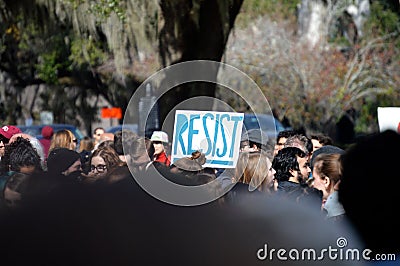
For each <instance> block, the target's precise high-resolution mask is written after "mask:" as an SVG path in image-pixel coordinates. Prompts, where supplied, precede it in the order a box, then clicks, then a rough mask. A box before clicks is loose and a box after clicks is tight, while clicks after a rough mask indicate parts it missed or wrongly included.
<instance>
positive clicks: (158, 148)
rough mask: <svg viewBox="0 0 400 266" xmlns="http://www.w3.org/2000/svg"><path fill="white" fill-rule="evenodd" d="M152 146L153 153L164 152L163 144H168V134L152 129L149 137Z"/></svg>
mask: <svg viewBox="0 0 400 266" xmlns="http://www.w3.org/2000/svg"><path fill="white" fill-rule="evenodd" d="M150 140H151V142H152V143H153V146H154V155H158V154H161V153H163V152H165V147H164V145H166V144H168V134H167V133H165V132H164V131H154V132H153V134H152V135H151V138H150Z"/></svg>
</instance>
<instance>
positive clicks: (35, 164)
mask: <svg viewBox="0 0 400 266" xmlns="http://www.w3.org/2000/svg"><path fill="white" fill-rule="evenodd" d="M1 165H2V169H3V171H5V172H7V171H15V172H21V173H26V174H31V173H33V172H35V171H41V170H42V165H41V160H40V156H39V154H38V152H37V151H36V149H35V148H34V147H33V146H32V144H31V143H30V141H29V140H28V139H26V138H23V137H18V138H17V139H16V140H15V141H13V142H11V143H9V144H8V145H6V147H5V152H4V156H3V157H2V159H1Z"/></svg>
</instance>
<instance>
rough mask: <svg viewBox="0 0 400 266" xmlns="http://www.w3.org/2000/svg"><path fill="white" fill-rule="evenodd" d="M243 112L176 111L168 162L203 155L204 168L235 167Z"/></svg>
mask: <svg viewBox="0 0 400 266" xmlns="http://www.w3.org/2000/svg"><path fill="white" fill-rule="evenodd" d="M243 116H244V115H243V113H234V112H213V111H191V110H177V111H176V113H175V123H174V134H173V142H172V154H171V161H172V163H174V162H175V161H176V160H178V159H180V158H183V157H190V156H191V154H192V152H194V151H196V150H199V151H201V152H202V153H204V154H205V155H206V159H207V161H206V164H205V165H203V167H215V168H234V167H235V166H236V162H237V159H238V156H239V149H240V138H241V133H242V126H243Z"/></svg>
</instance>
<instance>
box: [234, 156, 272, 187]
mask: <svg viewBox="0 0 400 266" xmlns="http://www.w3.org/2000/svg"><path fill="white" fill-rule="evenodd" d="M274 174H275V170H274V169H273V168H272V163H271V161H270V159H269V158H268V156H267V154H266V153H264V152H242V153H240V155H239V159H238V162H237V165H236V169H235V179H236V180H238V182H242V183H245V184H248V185H249V188H250V189H256V188H257V189H258V190H260V191H266V192H270V191H272V190H273V185H274Z"/></svg>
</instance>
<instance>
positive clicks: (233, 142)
mask: <svg viewBox="0 0 400 266" xmlns="http://www.w3.org/2000/svg"><path fill="white" fill-rule="evenodd" d="M231 120H232V121H234V122H235V124H234V125H233V132H232V143H231V150H230V152H229V158H232V157H233V151H234V147H235V146H234V145H235V139H236V130H237V126H238V122H239V121H242V120H243V116H232V117H231Z"/></svg>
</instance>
